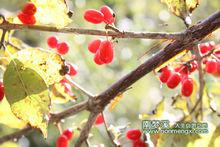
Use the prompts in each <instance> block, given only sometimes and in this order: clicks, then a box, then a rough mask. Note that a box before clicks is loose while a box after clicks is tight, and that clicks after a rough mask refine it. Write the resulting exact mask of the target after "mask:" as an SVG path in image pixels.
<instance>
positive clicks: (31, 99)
mask: <svg viewBox="0 0 220 147" xmlns="http://www.w3.org/2000/svg"><path fill="white" fill-rule="evenodd" d="M3 83H4V91H5V97H6V98H7V100H8V102H9V104H10V106H11V110H12V112H13V113H14V115H15V116H16V117H18V118H20V119H22V120H23V121H24V122H25V123H28V124H30V125H31V126H32V127H35V128H38V129H40V130H41V132H42V133H43V135H44V137H47V124H48V119H47V117H48V113H49V106H50V97H49V91H48V89H47V85H46V83H45V82H44V80H43V78H41V76H40V75H39V74H38V73H37V72H35V71H34V70H32V69H30V68H28V67H26V66H25V64H23V63H22V62H20V61H19V60H18V59H13V60H12V61H11V62H10V64H9V65H8V66H7V69H6V71H5V73H4V77H3Z"/></svg>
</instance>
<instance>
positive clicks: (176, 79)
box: [167, 72, 181, 89]
mask: <svg viewBox="0 0 220 147" xmlns="http://www.w3.org/2000/svg"><path fill="white" fill-rule="evenodd" d="M180 80H181V76H180V74H179V73H177V72H174V73H173V74H172V75H171V76H170V78H169V79H168V80H167V86H168V87H169V88H171V89H174V88H175V87H177V86H178V84H179V83H180Z"/></svg>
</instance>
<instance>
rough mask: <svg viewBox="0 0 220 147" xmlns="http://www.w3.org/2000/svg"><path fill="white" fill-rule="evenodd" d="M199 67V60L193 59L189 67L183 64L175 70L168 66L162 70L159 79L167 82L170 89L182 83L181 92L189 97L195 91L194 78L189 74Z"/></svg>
mask: <svg viewBox="0 0 220 147" xmlns="http://www.w3.org/2000/svg"><path fill="white" fill-rule="evenodd" d="M196 69H197V62H196V61H193V62H191V63H190V65H189V67H188V66H186V65H181V66H179V67H177V68H175V69H174V70H172V69H171V68H170V67H168V66H166V67H164V68H162V69H161V70H160V76H159V79H160V81H161V82H162V83H166V84H167V87H169V88H170V89H174V88H176V87H177V86H178V85H179V83H182V87H181V93H182V95H183V96H186V97H189V96H190V95H191V94H192V92H193V79H192V78H191V77H190V76H189V74H190V73H192V72H193V71H195V70H196Z"/></svg>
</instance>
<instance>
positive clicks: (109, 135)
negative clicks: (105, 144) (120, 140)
mask: <svg viewBox="0 0 220 147" xmlns="http://www.w3.org/2000/svg"><path fill="white" fill-rule="evenodd" d="M102 117H103V121H104V126H105V130H106V132H107V134H108V137H109V139H110V141H111V142H112V144H113V146H114V147H118V145H117V144H116V143H115V142H114V138H113V137H112V135H111V133H110V131H109V130H108V126H107V123H106V119H105V116H104V113H103V112H102Z"/></svg>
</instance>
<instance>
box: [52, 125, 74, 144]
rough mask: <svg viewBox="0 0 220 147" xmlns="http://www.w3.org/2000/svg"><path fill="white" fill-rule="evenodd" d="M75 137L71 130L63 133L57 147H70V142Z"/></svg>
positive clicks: (58, 139)
mask: <svg viewBox="0 0 220 147" xmlns="http://www.w3.org/2000/svg"><path fill="white" fill-rule="evenodd" d="M72 137H73V131H72V130H71V129H66V130H64V131H63V133H62V134H61V135H60V136H59V137H58V138H57V142H56V143H57V147H68V143H69V141H70V140H71V139H72Z"/></svg>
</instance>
